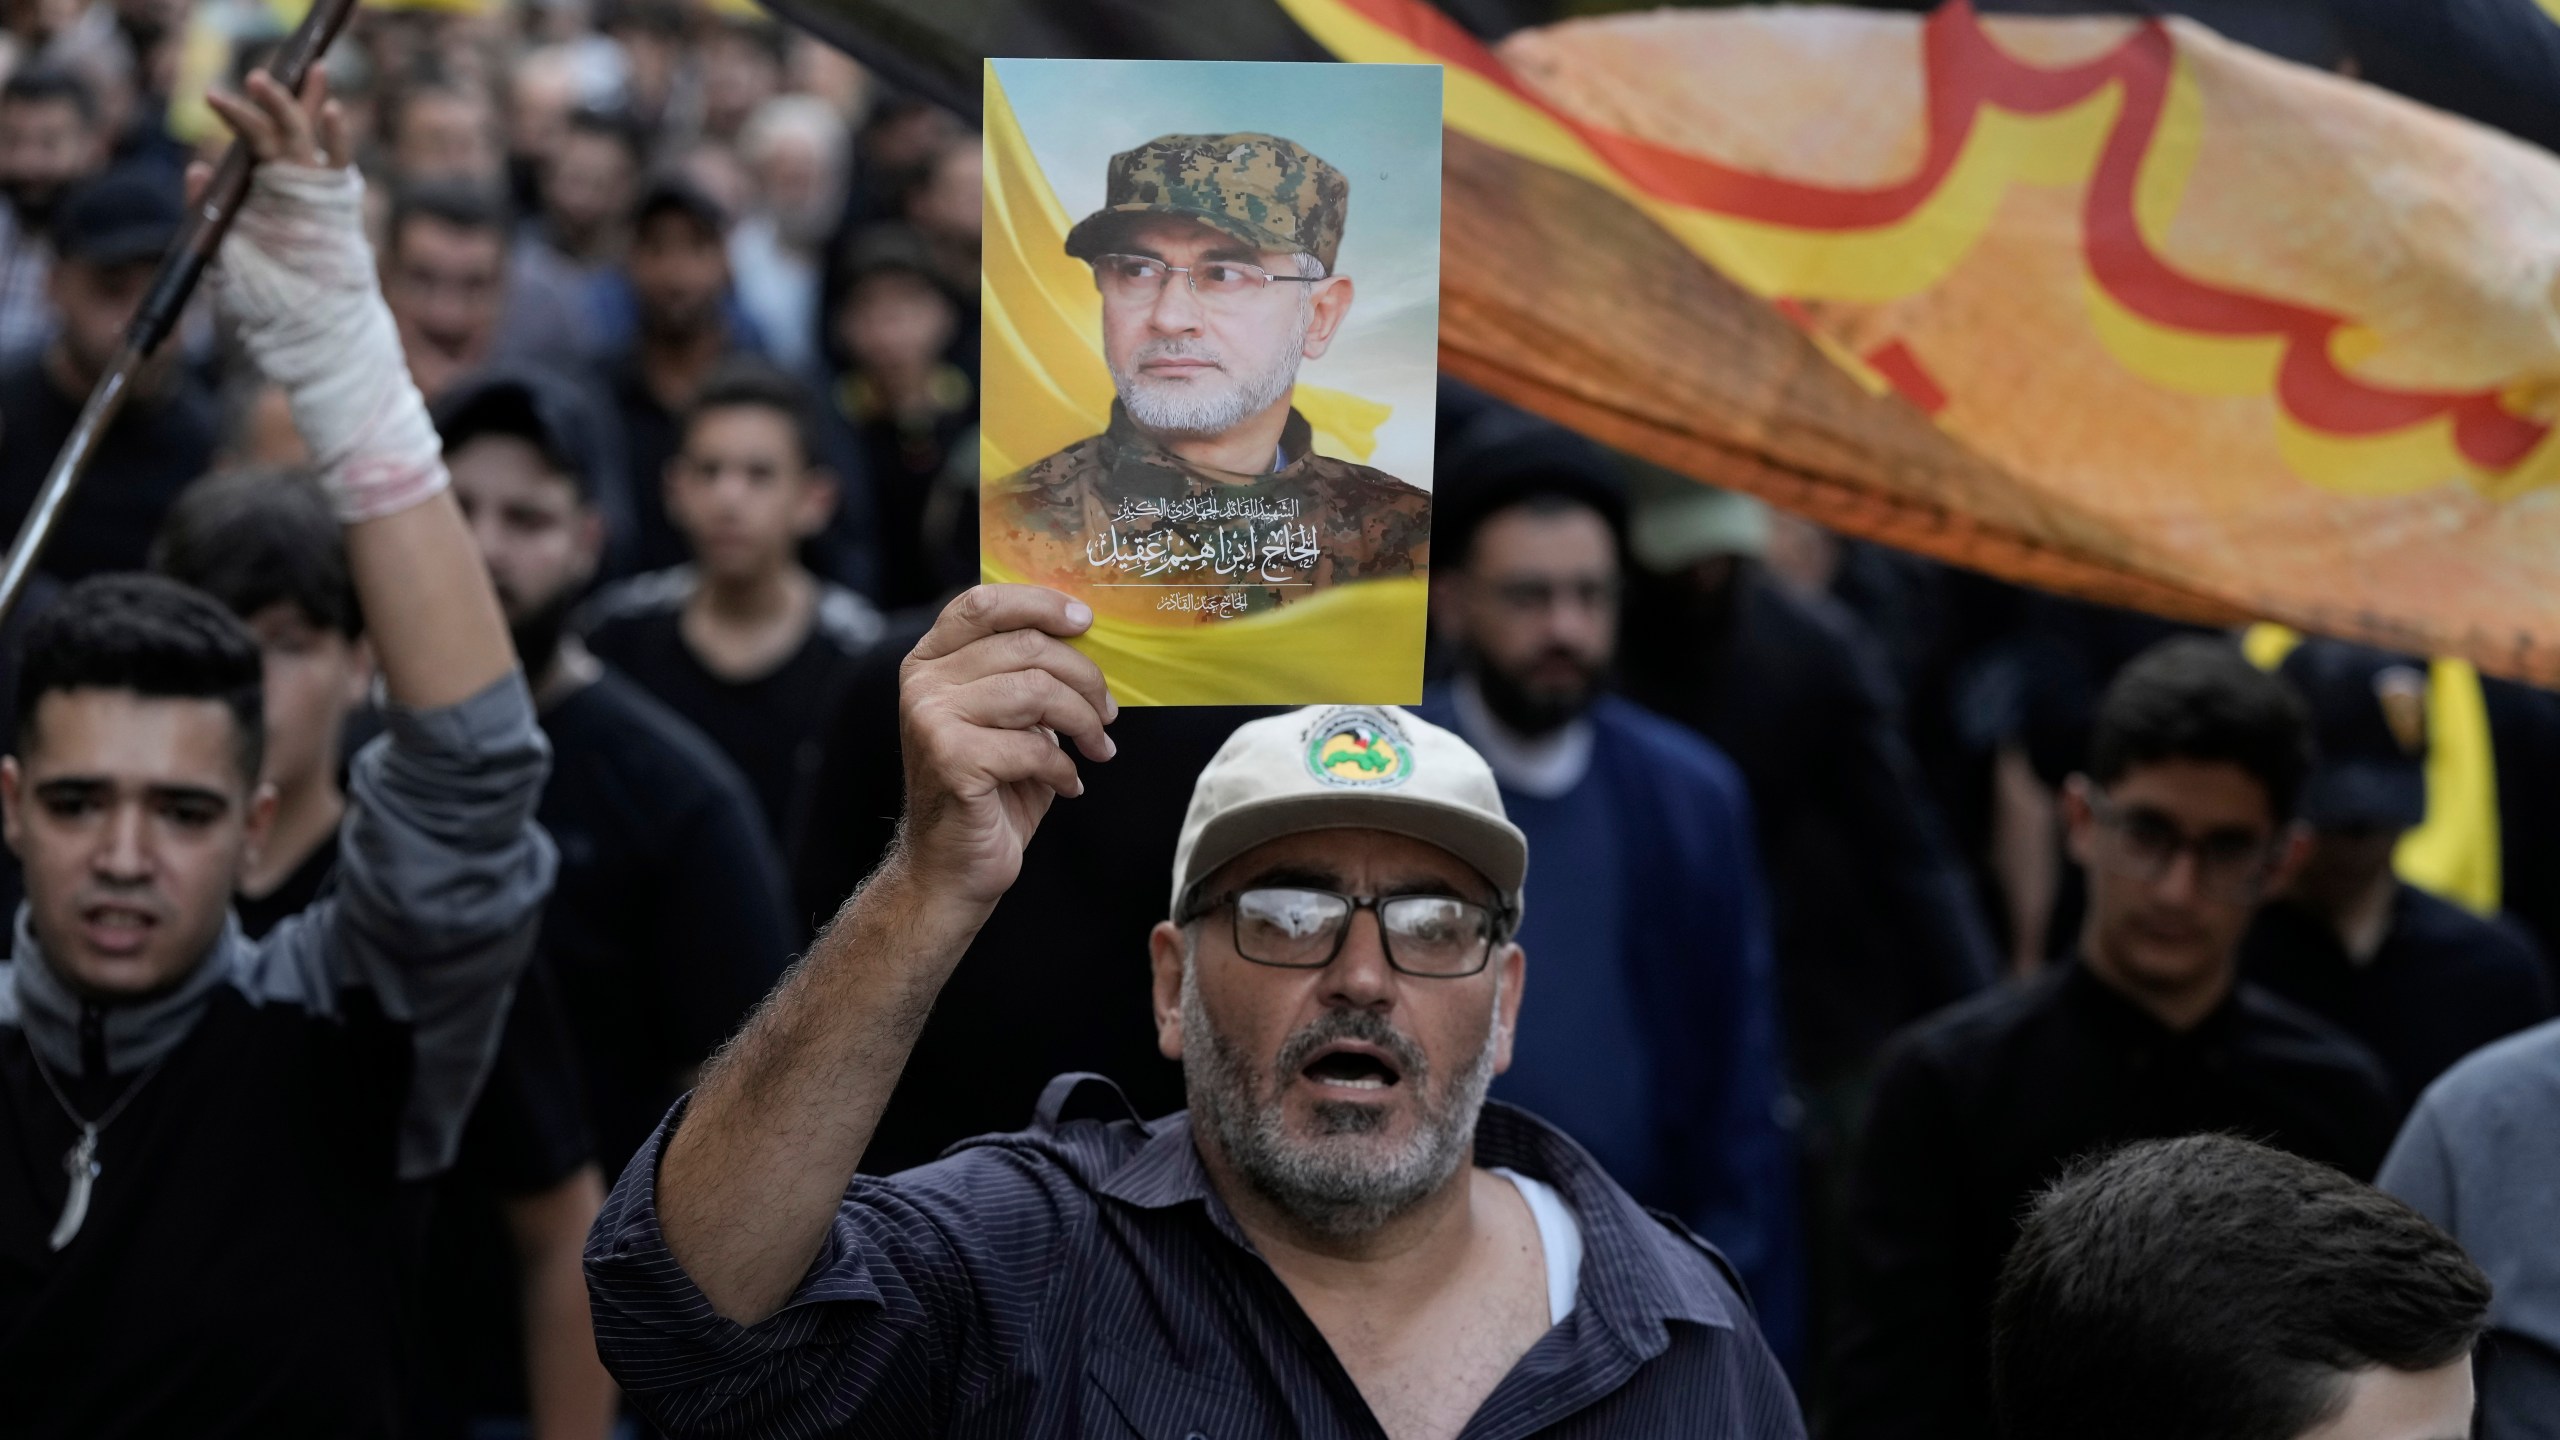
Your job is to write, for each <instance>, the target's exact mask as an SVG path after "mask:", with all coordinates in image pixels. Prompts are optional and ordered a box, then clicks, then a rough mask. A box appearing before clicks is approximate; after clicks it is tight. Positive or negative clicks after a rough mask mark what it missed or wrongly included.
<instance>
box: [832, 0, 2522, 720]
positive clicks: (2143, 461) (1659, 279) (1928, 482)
mask: <svg viewBox="0 0 2560 1440" xmlns="http://www.w3.org/2000/svg"><path fill="white" fill-rule="evenodd" d="M824 3H826V4H828V5H829V6H830V9H829V11H828V12H827V14H826V15H825V16H822V17H820V23H821V24H822V26H823V25H833V26H834V27H836V28H835V29H834V31H832V32H831V33H835V34H837V35H838V37H839V38H848V37H849V38H852V39H853V40H855V41H856V42H860V41H862V40H863V39H864V37H866V36H870V35H872V34H873V32H872V31H868V30H864V29H863V28H862V26H863V24H864V23H865V16H866V14H871V13H873V12H881V11H885V10H895V11H896V12H897V14H896V15H895V16H894V17H892V18H894V19H895V20H896V22H897V24H899V25H901V26H904V27H905V29H904V31H903V32H901V33H903V34H904V36H905V38H904V39H903V40H901V41H899V43H898V45H897V49H898V53H899V55H900V57H901V60H902V63H905V64H907V65H908V66H910V67H911V68H914V69H920V70H924V71H933V70H936V69H938V68H940V67H944V66H947V65H948V64H950V63H952V62H955V61H958V60H961V59H963V58H967V57H969V56H970V54H971V52H972V51H973V50H974V51H976V52H978V53H996V54H1003V53H1093V51H1094V49H1095V48H1096V47H1102V48H1104V49H1106V50H1107V51H1109V52H1111V53H1122V54H1132V55H1146V54H1161V55H1168V56H1185V57H1196V58H1212V57H1217V56H1234V55H1241V54H1244V53H1251V54H1253V55H1254V56H1256V57H1257V58H1275V59H1280V58H1303V57H1305V56H1306V55H1307V54H1309V53H1310V52H1313V53H1317V54H1323V55H1330V56H1332V57H1334V58H1337V59H1341V60H1348V61H1397V62H1415V61H1422V62H1436V63H1439V64H1441V65H1442V66H1444V67H1445V74H1446V85H1445V93H1446V97H1447V104H1446V111H1445V121H1446V125H1447V129H1448V135H1447V144H1446V156H1447V174H1446V187H1447V188H1446V194H1445V197H1444V202H1443V204H1444V217H1445V218H1444V235H1445V243H1444V253H1443V260H1442V275H1443V293H1442V305H1441V314H1442V321H1441V324H1442V329H1441V343H1442V363H1443V365H1444V367H1445V368H1446V369H1447V370H1448V371H1450V372H1451V373H1453V374H1455V375H1457V376H1459V377H1460V378H1463V379H1466V380H1468V381H1471V382H1473V383H1475V384H1477V385H1479V386H1481V387H1483V388H1485V389H1487V390H1490V391H1492V392H1494V393H1495V394H1498V395H1501V396H1503V397H1505V398H1507V399H1510V400H1512V401H1515V402H1517V403H1519V404H1522V405H1524V406H1526V407H1528V408H1530V409H1532V410H1536V411H1538V412H1540V413H1543V414H1545V415H1548V416H1550V417H1552V418H1555V419H1557V420H1560V421H1562V422H1564V423H1566V424H1568V425H1571V426H1573V427H1574V428H1576V429H1579V430H1582V431H1584V432H1585V433H1588V434H1590V435H1592V436H1594V437H1596V438H1598V439H1600V440H1602V441H1605V442H1607V443H1609V444H1611V445H1614V446H1617V447H1619V448H1621V449H1624V450H1627V451H1630V452H1633V453H1635V454H1638V455H1642V456H1645V457H1647V458H1649V459H1652V460H1655V461H1658V462H1661V463H1664V464H1667V465H1670V466H1672V467H1674V468H1676V469H1679V470H1682V471H1684V472H1686V473H1688V474H1691V475H1694V476H1696V477H1698V478H1700V479H1703V480H1708V481H1711V482H1714V483H1717V484H1721V485H1727V486H1731V487H1734V488H1738V489H1743V490H1748V491H1751V492H1753V493H1756V494H1759V495H1761V496H1764V497H1765V498H1768V499H1770V500H1772V501H1774V502H1776V503H1778V504H1780V505H1783V506H1785V507H1787V508H1789V509H1792V510H1795V511H1797V512H1799V513H1802V514H1805V515H1808V516H1810V517H1812V518H1814V519H1816V520H1819V521H1822V522H1824V523H1826V524H1829V525H1832V526H1834V527H1836V528H1838V529H1841V530H1843V531H1846V532H1849V533H1852V534H1858V535H1864V536H1868V537H1871V538H1875V539H1879V540H1882V541H1885V542H1888V543H1891V544H1894V545H1898V546H1902V547H1904V548H1908V549H1912V550H1916V551H1920V552H1922V553H1926V554H1931V555H1936V556H1939V557H1941V558H1945V559H1949V560H1952V561H1955V562H1958V563H1961V564H1966V565H1971V566H1975V567H1978V568H1981V569H1984V570H1988V571H1991V572H1993V573H1996V574H2000V575H2004V576H2007V577H2009V578H2012V579H2016V580H2020V581H2023V582H2026V583H2030V584H2035V585H2039V586H2043V587H2046V588H2050V589H2055V590H2060V591H2064V592H2068V593H2073V594H2078V595H2083V596H2087V597H2091V598H2095V599H2100V600H2105V601H2110V602H2114V603H2119V604H2128V605H2135V606H2140V607H2143V608H2147V609H2151V610H2154V611H2158V612H2161V613H2166V614H2171V615H2176V616H2182V617H2186V618H2192V619H2199V620H2209V621H2235V620H2239V619H2243V618H2265V619H2271V620H2276V621H2281V622H2283V623H2286V624H2289V625H2292V626H2295V627H2298V628H2301V629H2305V630H2311V631H2317V632H2323V633H2330V634H2338V635H2345V636H2349V637H2353V638H2358V639H2363V640H2367V641H2370V642H2373V643H2377V644H2382V645H2387V646H2390V647H2393V648H2398V649H2404V650H2414V651H2420V652H2424V653H2430V654H2447V655H2459V656H2462V657H2465V658H2468V659H2471V660H2473V661H2476V662H2478V663H2479V664H2480V665H2481V666H2483V667H2484V668H2486V669H2489V670H2491V671H2494V672H2498V673H2504V674H2511V675H2517V676H2521V677H2525V678H2531V679H2537V680H2542V681H2554V680H2560V584H2554V583H2552V582H2553V580H2555V579H2560V437H2555V434H2554V430H2555V424H2560V158H2555V156H2554V155H2552V154H2551V153H2550V152H2548V151H2545V150H2542V149H2538V148H2536V147H2534V146H2532V145H2530V144H2527V143H2525V142H2523V141H2521V140H2518V139H2515V138H2512V137H2511V136H2509V135H2506V134H2502V133H2499V132H2497V131H2493V130H2490V129H2488V128H2486V127H2483V126H2480V125H2477V124H2474V123H2471V122H2469V121H2466V120H2462V119H2458V118H2455V117H2453V116H2450V115H2446V114H2444V113H2441V112H2438V111H2435V110H2431V109H2428V108H2426V107H2424V106H2422V105H2419V104H2417V103H2414V102H2412V101H2409V100H2406V99H2403V98H2401V97H2399V96H2396V95H2393V94H2390V93H2387V92H2385V91H2382V90H2380V89H2378V88H2375V87H2373V86H2370V85H2366V84H2362V83H2359V82H2357V81H2354V80H2350V79H2346V78H2343V77H2340V76H2336V75H2331V74H2327V73H2323V72H2317V71H2313V70H2309V69H2305V68H2303V67H2299V66H2295V65H2291V64H2288V63H2286V62H2283V61H2279V60H2275V59H2272V58H2270V57H2267V56H2264V55H2261V54H2258V53H2256V52H2254V51H2250V50H2247V49H2245V48H2243V47H2240V46H2237V45H2234V44H2231V43H2228V42H2226V41H2223V40H2221V39H2220V38H2218V37H2217V36H2215V35H2213V34H2212V33H2210V32H2209V31H2206V30H2204V29H2202V28H2201V27H2198V26H2195V25H2193V24H2191V23H2188V22H2184V21H2178V20H2168V21H2162V20H2157V19H2147V20H2137V19H2113V18H2077V19H2050V18H2025V17H2008V16H1994V17H1985V16H1982V15H1978V14H1976V13H1975V12H1974V11H1973V10H1972V9H1971V8H1970V7H1969V6H1967V5H1964V4H1961V3H1959V4H1952V5H1949V6H1947V7H1945V8H1943V9H1940V10H1939V11H1937V12H1935V13H1934V14H1932V15H1929V16H1927V17H1919V16H1911V15H1898V14H1887V13H1879V12H1869V11H1851V10H1832V9H1811V8H1775V9H1746V10H1711V11H1667V12H1655V13H1652V14H1644V15H1628V16H1619V17H1611V18H1606V19H1594V20H1582V21H1574V22H1568V23H1564V24H1559V25H1553V26H1545V27H1539V28H1534V29H1530V30H1526V31H1522V32H1519V33H1516V34H1514V35H1511V36H1509V37H1507V38H1505V39H1503V40H1501V41H1499V42H1498V43H1492V44H1488V43H1486V42H1484V41H1482V40H1479V39H1478V38H1476V37H1475V36H1473V35H1471V34H1469V33H1468V32H1467V31H1465V30H1463V29H1462V28H1460V27H1459V26H1458V25H1457V24H1455V23H1454V22H1452V21H1451V20H1450V19H1449V18H1448V17H1447V16H1446V15H1444V14H1443V13H1442V12H1440V11H1438V10H1437V9H1435V8H1433V7H1432V6H1430V5H1428V4H1425V3H1422V0H1252V3H1246V0H1233V3H1215V0H1187V3H1184V4H1180V5H1173V4H1162V5H1156V6H1147V5H1137V6H1132V5H1129V4H1125V3H1123V4H1116V5H1112V6H1108V7H1086V6H1082V5H1078V4H1076V3H1073V0H1053V3H1046V4H1042V3H1029V0H1025V3H1021V4H1014V5H1001V4H998V5H990V6H981V7H977V10H976V12H975V13H974V14H973V16H972V19H971V23H970V24H968V25H966V26H945V27H944V28H942V29H939V30H935V31H933V33H932V34H931V35H929V36H926V37H925V38H924V39H923V40H919V39H918V38H917V35H916V30H917V27H918V26H919V24H922V25H924V26H926V27H928V28H930V26H931V25H932V22H931V21H922V22H919V21H918V20H917V18H916V16H917V15H918V14H920V13H926V12H917V11H912V10H909V9H907V8H905V7H902V6H878V5H865V4H862V3H859V0H824ZM2513 3H2515V4H2517V5H2521V6H2524V7H2526V9H2527V10H2531V11H2532V14H2531V15H2530V16H2527V17H2526V18H2529V19H2531V20H2532V21H2533V23H2535V24H2542V23H2545V22H2544V20H2543V19H2542V17H2541V14H2540V11H2539V10H2538V9H2534V8H2533V7H2535V6H2537V5H2538V4H2539V3H2540V0H2513ZM1087 8H1094V14H1093V15H1091V16H1081V15H1080V12H1081V11H1083V10H1084V9H1087ZM2518 13H2519V14H2520V15H2522V14H2523V13H2524V12H2522V11H2519V12H2518ZM1141 16H1160V18H1161V19H1162V21H1163V25H1162V28H1161V29H1160V30H1158V31H1150V30H1148V29H1147V27H1146V26H1145V25H1144V24H1143V23H1140V22H1139V18H1138V17H1141ZM1083 20H1090V21H1091V27H1090V28H1088V27H1086V26H1085V25H1083V24H1082V23H1081V22H1082V21H1083ZM847 22H851V24H850V28H848V25H847ZM889 33H890V32H888V31H885V30H883V31H879V32H878V34H879V35H881V36H887V35H888V34H889ZM1034 47H1046V48H1034ZM1069 47H1072V48H1069ZM857 49H858V50H860V51H862V52H863V53H869V49H868V47H867V46H865V45H862V44H860V43H857ZM971 69H972V71H974V64H972V66H971ZM2554 78H2555V83H2560V76H2555V77H2554Z"/></svg>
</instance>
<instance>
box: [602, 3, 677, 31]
mask: <svg viewBox="0 0 2560 1440" xmlns="http://www.w3.org/2000/svg"><path fill="white" fill-rule="evenodd" d="M692 29H693V22H692V18H691V17H690V16H689V15H687V14H686V13H685V8H684V6H683V5H682V4H680V3H675V0H609V3H607V4H606V5H604V6H602V7H601V13H599V14H598V15H597V16H596V30H597V31H598V32H599V33H601V34H605V35H610V34H612V33H613V32H614V31H616V30H636V31H638V32H640V33H641V34H644V35H657V36H662V37H665V38H667V39H671V40H681V39H683V38H684V37H685V35H686V34H688V33H689V32H690V31H691V30H692Z"/></svg>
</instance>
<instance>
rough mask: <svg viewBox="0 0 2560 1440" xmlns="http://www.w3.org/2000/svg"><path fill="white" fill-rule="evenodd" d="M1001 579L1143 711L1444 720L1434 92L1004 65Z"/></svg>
mask: <svg viewBox="0 0 2560 1440" xmlns="http://www.w3.org/2000/svg"><path fill="white" fill-rule="evenodd" d="M986 85H987V95H986V115H987V128H986V147H987V153H986V161H987V163H986V176H987V179H986V242H985V249H986V265H985V276H986V278H985V281H984V294H983V297H982V299H983V308H982V311H981V316H982V319H981V335H980V343H981V348H982V351H983V375H984V387H985V389H984V397H983V399H984V403H983V406H982V410H983V413H984V415H985V417H986V419H985V422H984V426H983V428H982V430H981V434H980V457H979V458H980V465H981V475H982V477H983V479H982V484H981V489H980V517H979V518H980V546H981V552H982V554H981V560H982V565H983V568H984V571H985V574H986V577H987V578H988V579H990V580H1000V581H1019V582H1028V583H1031V584H1037V585H1045V586H1049V587H1051V588H1053V589H1057V590H1061V591H1064V592H1066V593H1068V594H1071V595H1074V596H1076V597H1077V598H1079V599H1081V600H1083V601H1085V602H1086V603H1087V604H1089V605H1091V606H1092V607H1093V610H1094V614H1095V617H1096V620H1095V624H1094V627H1093V630H1092V632H1091V633H1090V634H1089V635H1088V636H1087V637H1085V639H1084V640H1083V641H1081V642H1080V643H1081V644H1082V645H1083V646H1084V648H1086V649H1087V650H1088V652H1089V653H1091V654H1093V656H1094V658H1095V659H1096V660H1097V661H1099V662H1100V663H1101V665H1102V669H1103V674H1104V675H1105V676H1106V677H1107V678H1108V679H1109V681H1110V682H1111V687H1112V690H1113V693H1114V694H1115V695H1116V696H1117V697H1118V698H1119V700H1120V701H1121V703H1123V704H1140V705H1145V704H1287V705H1300V704H1311V703H1320V702H1343V703H1399V702H1410V701H1412V700H1415V699H1418V698H1419V697H1420V694H1421V685H1422V679H1421V666H1422V647H1423V608H1424V594H1425V592H1426V589H1427V581H1428V572H1429V568H1430V562H1431V443H1432V430H1433V414H1432V407H1433V395H1434V383H1435V382H1434V367H1435V365H1436V363H1437V356H1438V320H1439V311H1438V305H1439V257H1440V235H1439V221H1440V204H1439V195H1440V72H1439V70H1438V68H1437V67H1434V66H1402V65H1356V66H1344V65H1325V64H1313V65H1295V64H1254V63H1209V62H1196V63H1195V62H1170V61H1111V60H994V61H990V62H988V65H987V79H986Z"/></svg>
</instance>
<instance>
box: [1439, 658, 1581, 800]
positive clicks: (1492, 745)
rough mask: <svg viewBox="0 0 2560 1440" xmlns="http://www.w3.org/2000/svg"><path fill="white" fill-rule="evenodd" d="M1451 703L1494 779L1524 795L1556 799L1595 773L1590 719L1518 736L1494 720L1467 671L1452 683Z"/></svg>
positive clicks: (1462, 727)
mask: <svg viewBox="0 0 2560 1440" xmlns="http://www.w3.org/2000/svg"><path fill="white" fill-rule="evenodd" d="M1449 703H1450V704H1452V705H1454V706H1456V707H1457V711H1458V728H1459V729H1461V730H1464V731H1465V732H1466V735H1467V738H1468V739H1469V740H1472V741H1474V742H1475V746H1476V753H1477V754H1479V755H1482V756H1483V757H1484V763H1485V764H1487V765H1489V766H1491V767H1493V776H1494V778H1495V779H1497V780H1499V781H1501V782H1502V783H1503V784H1504V785H1507V786H1509V787H1510V788H1511V789H1514V790H1517V791H1519V792H1520V793H1521V794H1523V795H1531V796H1535V797H1536V798H1538V799H1540V800H1553V799H1555V798H1556V797H1557V796H1559V795H1562V794H1564V793H1565V792H1566V791H1568V790H1571V789H1572V788H1573V787H1574V786H1576V785H1579V784H1581V783H1582V777H1583V776H1585V775H1588V774H1590V773H1591V745H1592V730H1591V722H1590V721H1589V720H1586V719H1581V718H1576V719H1573V720H1569V721H1567V722H1565V724H1564V726H1563V727H1562V728H1561V729H1559V730H1557V731H1556V732H1555V733H1554V734H1552V735H1540V736H1537V737H1535V738H1534V739H1533V738H1531V737H1529V736H1525V735H1521V734H1518V733H1516V732H1515V731H1513V730H1512V729H1511V728H1510V727H1508V726H1506V725H1504V724H1503V723H1502V722H1501V721H1500V720H1498V719H1496V718H1494V713H1493V707H1491V706H1489V705H1487V704H1485V703H1484V691H1482V690H1481V689H1478V688H1477V686H1476V677H1474V676H1473V675H1468V674H1464V673H1461V674H1460V675H1459V676H1458V678H1457V679H1456V680H1454V681H1452V682H1450V685H1449Z"/></svg>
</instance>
